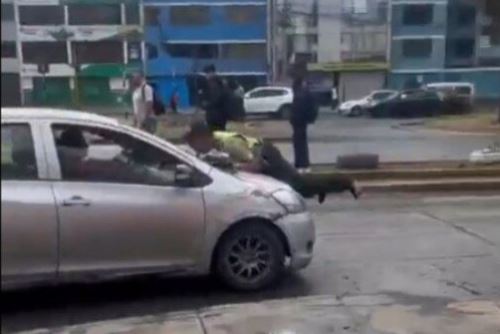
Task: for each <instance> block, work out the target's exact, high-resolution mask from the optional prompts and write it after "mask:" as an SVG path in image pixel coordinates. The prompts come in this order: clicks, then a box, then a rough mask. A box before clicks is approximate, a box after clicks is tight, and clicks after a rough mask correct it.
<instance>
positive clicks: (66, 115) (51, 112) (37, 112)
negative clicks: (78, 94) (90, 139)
mask: <svg viewBox="0 0 500 334" xmlns="http://www.w3.org/2000/svg"><path fill="white" fill-rule="evenodd" d="M20 118H22V119H51V120H61V121H63V120H65V121H68V120H71V121H84V122H91V123H101V124H108V125H118V124H119V122H118V120H116V119H113V118H110V117H104V116H101V115H97V114H93V113H89V112H84V111H76V110H67V109H55V108H2V120H4V119H5V120H7V119H20Z"/></svg>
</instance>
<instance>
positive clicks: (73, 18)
mask: <svg viewBox="0 0 500 334" xmlns="http://www.w3.org/2000/svg"><path fill="white" fill-rule="evenodd" d="M68 15H69V24H73V25H93V24H102V25H106V24H109V25H120V24H121V9H120V5H98V4H92V5H68Z"/></svg>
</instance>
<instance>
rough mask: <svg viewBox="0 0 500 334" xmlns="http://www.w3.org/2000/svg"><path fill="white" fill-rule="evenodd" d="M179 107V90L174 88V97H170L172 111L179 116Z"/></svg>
mask: <svg viewBox="0 0 500 334" xmlns="http://www.w3.org/2000/svg"><path fill="white" fill-rule="evenodd" d="M178 106H179V93H178V91H177V88H174V91H173V92H172V95H171V96H170V109H171V110H172V113H174V114H177V108H178Z"/></svg>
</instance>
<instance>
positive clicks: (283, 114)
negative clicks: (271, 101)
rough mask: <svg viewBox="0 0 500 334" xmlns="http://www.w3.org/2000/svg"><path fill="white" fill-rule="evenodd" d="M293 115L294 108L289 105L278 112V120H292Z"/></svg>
mask: <svg viewBox="0 0 500 334" xmlns="http://www.w3.org/2000/svg"><path fill="white" fill-rule="evenodd" d="M291 113H292V108H291V107H290V106H289V105H284V106H281V107H280V108H279V110H278V118H280V119H284V120H288V119H290V114H291Z"/></svg>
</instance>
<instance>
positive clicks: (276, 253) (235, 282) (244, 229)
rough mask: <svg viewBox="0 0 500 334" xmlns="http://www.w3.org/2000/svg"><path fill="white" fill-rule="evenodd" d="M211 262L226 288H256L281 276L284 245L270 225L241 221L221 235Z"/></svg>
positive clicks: (283, 263)
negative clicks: (213, 263)
mask: <svg viewBox="0 0 500 334" xmlns="http://www.w3.org/2000/svg"><path fill="white" fill-rule="evenodd" d="M215 261H216V262H215V270H216V274H217V276H218V277H219V278H220V279H221V280H222V281H223V282H224V283H225V284H226V285H228V286H229V287H231V288H234V289H237V290H247V291H250V290H259V289H263V288H266V287H268V286H270V285H272V284H273V283H275V282H276V281H278V280H279V279H280V278H281V277H282V276H283V273H284V271H285V248H284V245H283V243H282V242H281V240H280V238H279V236H278V235H277V233H276V232H275V231H274V230H273V229H272V228H270V227H268V226H266V225H265V224H262V223H248V224H245V223H244V225H240V226H237V227H236V228H234V229H232V230H230V231H229V232H228V233H227V234H226V235H224V236H223V239H222V240H221V241H220V244H219V245H218V247H217V253H216V257H215Z"/></svg>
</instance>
